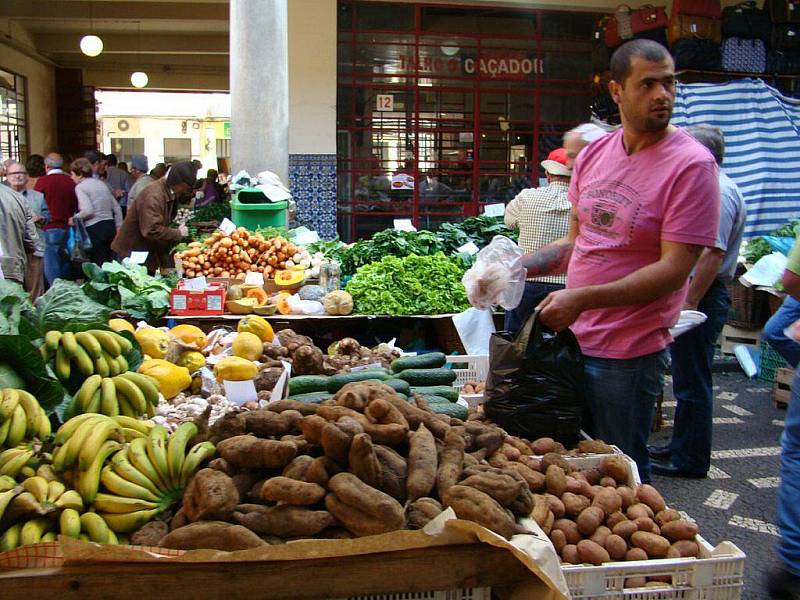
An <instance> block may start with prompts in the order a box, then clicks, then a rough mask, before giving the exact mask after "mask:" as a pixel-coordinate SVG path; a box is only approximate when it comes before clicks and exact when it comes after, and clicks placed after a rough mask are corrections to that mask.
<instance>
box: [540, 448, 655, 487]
mask: <svg viewBox="0 0 800 600" xmlns="http://www.w3.org/2000/svg"><path fill="white" fill-rule="evenodd" d="M612 448H614V450H615V451H618V452H616V453H615V454H586V455H584V456H565V457H564V458H565V459H566V460H567V462H568V463H569V464H570V466H572V467H573V468H574V469H579V470H581V471H583V470H585V469H594V468H595V467H599V466H600V463H602V462H603V459H604V458H606V457H609V456H618V457H619V456H621V457H622V459H623V460H624V461H625V469H626V470H627V472H628V478H627V480H626V481H625V484H626V485H629V486H631V487H635V486H637V485H642V480H641V478H640V477H639V469H638V468H637V467H636V462H634V460H633V459H632V458H631V457H630V456H628V455H627V454H623V453H622V451H621V450H619V448H617V447H616V446H612ZM537 458H539V457H537Z"/></svg>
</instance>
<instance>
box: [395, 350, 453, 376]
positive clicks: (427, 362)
mask: <svg viewBox="0 0 800 600" xmlns="http://www.w3.org/2000/svg"><path fill="white" fill-rule="evenodd" d="M446 362H447V359H446V358H445V355H444V354H442V353H441V352H428V353H427V354H418V355H417V356H401V357H400V358H396V359H394V360H393V361H392V371H394V372H395V373H399V372H400V371H405V370H406V369H438V368H439V367H443V366H444V365H445V363H446Z"/></svg>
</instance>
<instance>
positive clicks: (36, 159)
mask: <svg viewBox="0 0 800 600" xmlns="http://www.w3.org/2000/svg"><path fill="white" fill-rule="evenodd" d="M25 170H26V171H27V173H28V183H27V184H26V185H27V186H28V189H29V190H32V189H35V187H36V182H37V181H38V180H39V177H44V174H45V171H44V156H42V155H41V154H31V155H30V156H29V157H28V160H27V161H25Z"/></svg>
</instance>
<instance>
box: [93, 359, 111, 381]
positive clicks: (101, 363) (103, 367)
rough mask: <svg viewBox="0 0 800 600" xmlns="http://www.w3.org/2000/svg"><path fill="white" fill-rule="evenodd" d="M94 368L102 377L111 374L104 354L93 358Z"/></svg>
mask: <svg viewBox="0 0 800 600" xmlns="http://www.w3.org/2000/svg"><path fill="white" fill-rule="evenodd" d="M94 370H95V372H96V373H97V374H98V375H101V376H103V377H108V376H109V375H110V374H111V369H109V367H108V361H107V360H106V357H105V356H101V357H100V358H96V359H94Z"/></svg>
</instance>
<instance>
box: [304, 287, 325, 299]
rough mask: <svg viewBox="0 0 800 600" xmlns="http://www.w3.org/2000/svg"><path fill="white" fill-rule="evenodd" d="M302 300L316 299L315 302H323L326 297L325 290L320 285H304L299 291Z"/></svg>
mask: <svg viewBox="0 0 800 600" xmlns="http://www.w3.org/2000/svg"><path fill="white" fill-rule="evenodd" d="M297 295H298V296H299V297H300V300H314V301H315V302H322V300H323V298H325V290H324V289H322V286H319V285H304V286H303V287H301V288H300V290H299V291H298V292H297Z"/></svg>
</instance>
